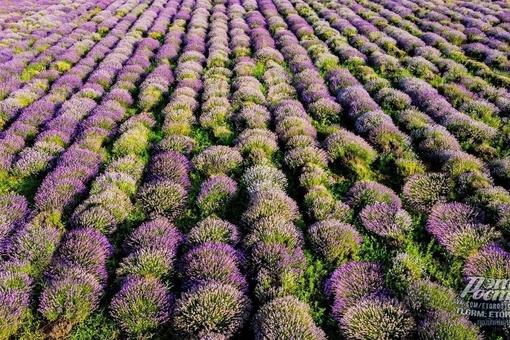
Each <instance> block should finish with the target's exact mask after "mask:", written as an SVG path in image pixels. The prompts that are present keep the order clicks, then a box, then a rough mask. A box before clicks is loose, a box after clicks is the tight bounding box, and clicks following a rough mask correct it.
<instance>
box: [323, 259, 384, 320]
mask: <svg viewBox="0 0 510 340" xmlns="http://www.w3.org/2000/svg"><path fill="white" fill-rule="evenodd" d="M324 292H325V294H326V296H327V298H328V299H329V300H330V301H331V302H332V304H333V316H334V317H335V319H336V320H337V321H340V320H341V318H342V316H343V315H344V314H345V312H346V311H347V310H348V309H349V308H351V307H354V306H356V304H357V303H358V302H359V301H360V299H362V298H364V297H370V296H382V295H385V293H386V289H385V288H384V277H383V275H382V268H381V266H380V265H379V264H377V263H371V262H347V263H346V264H343V265H341V266H340V267H338V269H336V270H335V271H334V272H333V274H331V276H330V278H329V279H328V280H327V281H326V284H325V286H324Z"/></svg>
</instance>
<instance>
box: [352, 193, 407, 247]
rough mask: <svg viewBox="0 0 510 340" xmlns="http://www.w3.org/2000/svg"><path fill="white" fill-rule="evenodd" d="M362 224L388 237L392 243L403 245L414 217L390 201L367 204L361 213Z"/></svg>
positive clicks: (381, 235) (377, 233)
mask: <svg viewBox="0 0 510 340" xmlns="http://www.w3.org/2000/svg"><path fill="white" fill-rule="evenodd" d="M359 217H360V220H361V224H363V226H364V227H365V228H367V229H368V230H369V231H371V232H373V233H374V234H376V235H378V236H380V237H383V238H385V239H388V241H389V242H390V244H392V245H394V246H401V245H402V244H404V243H405V241H406V233H407V232H408V231H410V230H411V229H412V222H413V221H412V219H411V216H410V215H409V214H408V213H407V211H405V210H403V209H401V208H399V207H398V206H397V205H394V204H389V203H374V204H371V205H367V206H366V207H365V208H363V209H362V210H361V212H360V214H359Z"/></svg>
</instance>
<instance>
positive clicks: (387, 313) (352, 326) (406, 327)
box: [339, 297, 416, 340]
mask: <svg viewBox="0 0 510 340" xmlns="http://www.w3.org/2000/svg"><path fill="white" fill-rule="evenodd" d="M339 326H340V330H341V332H342V334H343V335H344V336H345V338H346V339H350V340H351V339H352V340H366V339H380V338H381V337H382V338H387V339H408V338H409V336H410V335H411V333H412V331H413V330H414V328H415V327H416V325H415V322H414V319H413V318H412V317H411V316H410V315H409V312H408V311H407V310H406V309H405V308H404V307H403V306H402V304H401V303H399V302H398V301H396V300H393V299H387V298H376V297H371V298H365V299H362V300H361V301H359V303H357V304H356V305H354V306H352V307H349V308H348V309H347V310H346V311H345V314H344V316H343V317H342V318H341V320H340V322H339Z"/></svg>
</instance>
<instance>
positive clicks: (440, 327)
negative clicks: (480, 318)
mask: <svg viewBox="0 0 510 340" xmlns="http://www.w3.org/2000/svg"><path fill="white" fill-rule="evenodd" d="M418 336H419V338H420V339H423V340H434V339H445V338H451V339H470V340H479V339H482V335H481V334H480V332H479V330H478V327H477V326H475V325H474V324H473V323H472V322H471V321H469V319H468V318H467V317H465V316H459V315H458V314H457V313H452V312H448V311H434V312H430V313H428V314H427V315H426V317H425V318H424V320H423V321H422V322H421V323H420V324H419V326H418Z"/></svg>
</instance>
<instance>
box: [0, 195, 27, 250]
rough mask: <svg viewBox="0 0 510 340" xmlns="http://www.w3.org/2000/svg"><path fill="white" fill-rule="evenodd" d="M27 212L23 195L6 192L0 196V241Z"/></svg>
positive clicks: (21, 220)
mask: <svg viewBox="0 0 510 340" xmlns="http://www.w3.org/2000/svg"><path fill="white" fill-rule="evenodd" d="M27 213H28V204H27V200H26V199H25V197H24V196H22V195H18V194H6V195H2V196H0V242H1V241H2V240H3V239H4V237H6V236H7V234H8V233H9V232H10V231H11V230H13V229H14V228H15V227H16V226H18V225H19V224H20V223H21V222H23V220H24V219H25V217H26V216H27Z"/></svg>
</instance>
